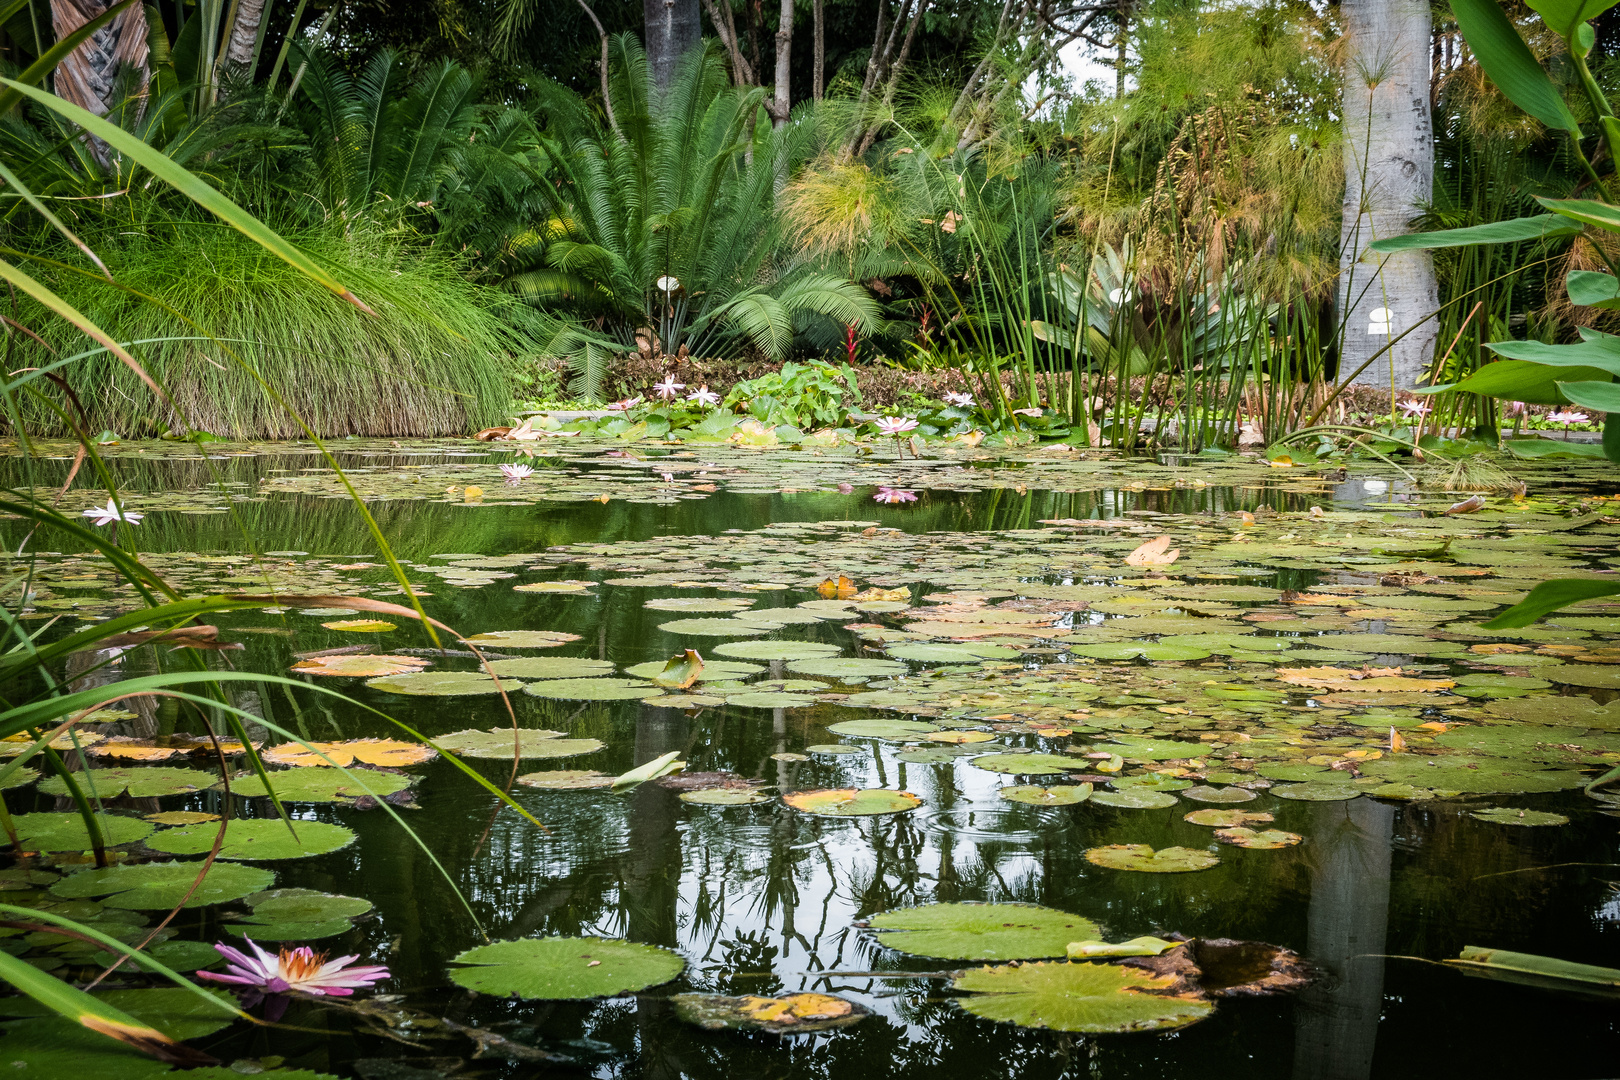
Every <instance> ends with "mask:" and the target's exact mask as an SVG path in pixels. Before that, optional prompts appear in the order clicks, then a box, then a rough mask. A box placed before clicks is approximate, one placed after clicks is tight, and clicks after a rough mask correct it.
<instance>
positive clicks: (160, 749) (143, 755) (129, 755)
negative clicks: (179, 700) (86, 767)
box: [88, 735, 184, 761]
mask: <svg viewBox="0 0 1620 1080" xmlns="http://www.w3.org/2000/svg"><path fill="white" fill-rule="evenodd" d="M183 752H184V751H183V750H181V749H180V748H179V747H176V746H157V745H154V744H153V742H152V740H150V739H132V738H129V737H127V736H124V735H114V736H112V737H110V738H107V739H103V740H102V741H101V742H99V743H96V745H94V746H92V747H90V749H89V751H88V753H89V754H90V756H91V757H105V758H114V759H116V760H119V761H167V760H169V759H170V758H172V757H174V756H175V755H176V754H180V753H183Z"/></svg>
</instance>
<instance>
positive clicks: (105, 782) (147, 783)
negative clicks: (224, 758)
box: [39, 765, 218, 799]
mask: <svg viewBox="0 0 1620 1080" xmlns="http://www.w3.org/2000/svg"><path fill="white" fill-rule="evenodd" d="M88 777H89V778H88V779H86V774H85V773H83V772H77V773H74V774H73V782H74V783H76V784H78V785H79V790H80V791H82V792H84V793H85V794H86V795H87V796H88V795H89V794H90V789H91V787H92V786H93V787H94V788H95V793H96V795H97V796H99V797H100V798H103V799H114V798H117V797H118V796H120V795H128V796H130V797H131V798H135V799H144V798H149V797H151V796H158V795H181V794H185V793H187V792H192V791H201V790H202V789H204V788H207V787H212V786H213V784H214V781H215V780H217V779H218V777H217V776H216V775H215V774H213V773H210V772H203V771H202V770H200V769H174V768H169V767H167V766H163V765H157V766H152V765H148V766H141V765H133V766H121V767H117V768H110V769H100V768H97V769H91V770H90V772H89V774H88ZM39 790H40V791H41V792H43V793H44V794H46V795H66V794H67V784H66V783H64V782H63V780H62V778H61V777H60V776H47V777H46V778H45V779H43V780H41V781H40V782H39Z"/></svg>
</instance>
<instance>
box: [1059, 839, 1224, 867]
mask: <svg viewBox="0 0 1620 1080" xmlns="http://www.w3.org/2000/svg"><path fill="white" fill-rule="evenodd" d="M1086 861H1087V862H1090V863H1095V864H1096V865H1098V866H1106V867H1108V868H1109V869H1111V870H1139V871H1142V872H1144V873H1149V874H1185V873H1189V872H1191V871H1194V870H1208V869H1209V868H1210V867H1212V866H1215V865H1217V864H1218V863H1219V862H1220V861H1221V859H1220V856H1219V855H1215V854H1212V853H1210V852H1208V851H1201V850H1199V849H1196V848H1184V847H1167V848H1160V849H1159V850H1158V851H1154V850H1153V848H1151V847H1149V846H1148V845H1147V844H1105V845H1103V846H1102V847H1094V848H1091V849H1090V850H1088V851H1087V852H1086Z"/></svg>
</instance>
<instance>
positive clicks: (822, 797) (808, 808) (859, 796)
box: [782, 788, 922, 817]
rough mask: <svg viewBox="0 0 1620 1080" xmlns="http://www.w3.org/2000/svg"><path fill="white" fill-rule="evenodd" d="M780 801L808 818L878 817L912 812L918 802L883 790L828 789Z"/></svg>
mask: <svg viewBox="0 0 1620 1080" xmlns="http://www.w3.org/2000/svg"><path fill="white" fill-rule="evenodd" d="M782 801H783V802H785V803H787V804H788V805H789V806H791V807H793V809H795V810H798V811H800V812H801V813H805V814H809V815H811V816H812V817H878V816H881V815H883V814H899V813H903V812H904V811H907V810H915V809H916V808H917V807H919V806H921V805H922V800H921V799H919V798H918V797H917V796H915V795H913V794H912V793H911V792H909V791H889V790H887V789H885V788H831V789H825V790H820V791H795V792H794V793H793V794H791V795H784V796H782Z"/></svg>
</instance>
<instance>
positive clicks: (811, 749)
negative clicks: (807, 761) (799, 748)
mask: <svg viewBox="0 0 1620 1080" xmlns="http://www.w3.org/2000/svg"><path fill="white" fill-rule="evenodd" d="M804 752H805V753H807V754H832V755H835V756H841V755H844V754H859V753H861V752H862V751H861V748H860V747H858V746H850V745H849V744H848V743H815V744H813V745H811V746H807V747H805V748H804Z"/></svg>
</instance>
